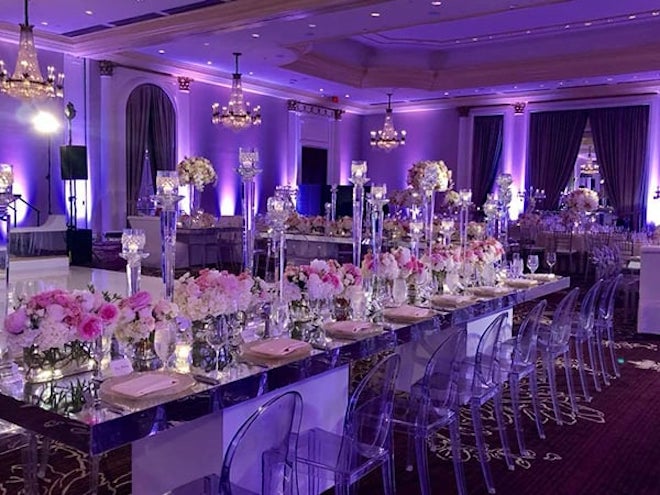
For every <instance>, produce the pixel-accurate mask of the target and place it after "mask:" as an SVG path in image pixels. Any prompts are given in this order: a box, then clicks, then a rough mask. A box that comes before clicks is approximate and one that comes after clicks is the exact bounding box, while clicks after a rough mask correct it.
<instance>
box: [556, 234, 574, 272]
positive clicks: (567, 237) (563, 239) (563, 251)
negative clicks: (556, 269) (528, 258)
mask: <svg viewBox="0 0 660 495" xmlns="http://www.w3.org/2000/svg"><path fill="white" fill-rule="evenodd" d="M551 250H552V251H554V252H555V253H557V258H558V259H557V262H559V261H560V259H561V258H565V259H567V264H568V273H573V272H574V269H575V257H576V256H579V253H578V252H577V251H576V250H575V248H574V246H573V232H554V233H553V239H552V249H551Z"/></svg>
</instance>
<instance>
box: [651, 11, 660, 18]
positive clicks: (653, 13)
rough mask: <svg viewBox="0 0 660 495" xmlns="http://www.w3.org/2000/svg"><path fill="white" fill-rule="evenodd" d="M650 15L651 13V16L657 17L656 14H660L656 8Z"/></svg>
mask: <svg viewBox="0 0 660 495" xmlns="http://www.w3.org/2000/svg"><path fill="white" fill-rule="evenodd" d="M651 15H652V16H653V17H657V16H659V15H660V11H657V10H656V11H654V12H651Z"/></svg>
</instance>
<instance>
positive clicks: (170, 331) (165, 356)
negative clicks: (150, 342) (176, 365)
mask: <svg viewBox="0 0 660 495" xmlns="http://www.w3.org/2000/svg"><path fill="white" fill-rule="evenodd" d="M154 350H155V351H156V355H157V356H158V357H159V358H160V360H161V361H162V363H163V369H165V370H168V369H169V368H170V363H171V361H172V356H173V355H174V351H175V350H176V329H175V328H173V327H172V326H170V325H166V326H163V327H162V328H159V329H157V330H156V331H155V332H154Z"/></svg>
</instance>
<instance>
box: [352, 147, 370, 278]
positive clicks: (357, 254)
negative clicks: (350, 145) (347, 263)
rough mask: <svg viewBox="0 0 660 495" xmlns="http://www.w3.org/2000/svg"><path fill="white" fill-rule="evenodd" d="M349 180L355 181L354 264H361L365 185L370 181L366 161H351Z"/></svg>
mask: <svg viewBox="0 0 660 495" xmlns="http://www.w3.org/2000/svg"><path fill="white" fill-rule="evenodd" d="M349 180H350V181H351V182H352V183H353V264H354V265H355V266H360V264H361V262H362V227H363V225H362V222H363V215H364V186H365V184H366V183H367V182H369V178H368V177H367V162H366V161H364V160H353V161H352V162H351V177H350V179H349Z"/></svg>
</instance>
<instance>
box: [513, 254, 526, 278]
mask: <svg viewBox="0 0 660 495" xmlns="http://www.w3.org/2000/svg"><path fill="white" fill-rule="evenodd" d="M523 268H524V266H523V260H522V259H521V258H520V256H518V257H515V256H514V258H513V261H512V262H511V275H512V276H513V278H520V277H521V276H522V274H523Z"/></svg>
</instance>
